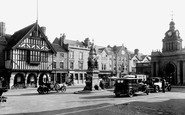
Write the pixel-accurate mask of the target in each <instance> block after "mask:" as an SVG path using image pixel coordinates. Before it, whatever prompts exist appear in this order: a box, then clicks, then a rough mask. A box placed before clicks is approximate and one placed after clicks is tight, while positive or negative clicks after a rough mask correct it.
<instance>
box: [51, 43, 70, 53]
mask: <svg viewBox="0 0 185 115" xmlns="http://www.w3.org/2000/svg"><path fill="white" fill-rule="evenodd" d="M52 46H53V48H54V49H55V51H57V52H67V50H65V49H64V48H63V47H62V46H60V45H59V44H54V43H53V44H52Z"/></svg>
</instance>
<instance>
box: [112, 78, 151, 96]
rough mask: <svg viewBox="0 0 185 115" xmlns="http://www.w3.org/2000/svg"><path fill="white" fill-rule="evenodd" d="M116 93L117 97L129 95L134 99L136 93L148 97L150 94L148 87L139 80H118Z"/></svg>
mask: <svg viewBox="0 0 185 115" xmlns="http://www.w3.org/2000/svg"><path fill="white" fill-rule="evenodd" d="M114 86H115V88H114V93H115V95H116V97H119V96H120V95H122V94H123V95H128V96H129V97H133V96H134V94H135V93H138V92H143V93H146V94H147V95H148V94H149V91H148V87H147V85H146V84H144V83H143V82H140V79H138V78H133V77H131V78H129V77H124V78H118V79H116V81H115V85H114Z"/></svg>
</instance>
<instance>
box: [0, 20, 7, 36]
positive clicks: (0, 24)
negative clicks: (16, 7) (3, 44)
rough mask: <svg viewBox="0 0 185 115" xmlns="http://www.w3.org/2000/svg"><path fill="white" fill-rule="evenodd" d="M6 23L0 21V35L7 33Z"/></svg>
mask: <svg viewBox="0 0 185 115" xmlns="http://www.w3.org/2000/svg"><path fill="white" fill-rule="evenodd" d="M5 30H6V29H5V23H4V22H0V36H1V37H2V36H4V35H5Z"/></svg>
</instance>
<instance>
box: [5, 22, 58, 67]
mask: <svg viewBox="0 0 185 115" xmlns="http://www.w3.org/2000/svg"><path fill="white" fill-rule="evenodd" d="M11 39H12V40H11V41H10V43H9V48H8V50H7V52H10V53H7V55H11V57H10V60H12V63H9V64H12V65H11V66H9V67H12V68H11V69H13V70H14V69H16V70H17V69H20V70H52V60H53V53H55V51H54V49H53V47H52V45H51V44H50V42H49V41H48V40H47V37H46V36H45V35H44V33H43V32H42V30H41V29H40V27H39V26H37V23H34V24H32V25H30V26H28V27H26V28H23V29H22V30H19V31H17V32H15V33H14V34H13V35H12V38H11ZM7 57H8V56H7ZM11 58H12V59H11ZM7 60H8V59H7Z"/></svg>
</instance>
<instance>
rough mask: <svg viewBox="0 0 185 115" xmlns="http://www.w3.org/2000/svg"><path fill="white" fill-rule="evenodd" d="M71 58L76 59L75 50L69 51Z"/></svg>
mask: <svg viewBox="0 0 185 115" xmlns="http://www.w3.org/2000/svg"><path fill="white" fill-rule="evenodd" d="M69 58H71V59H74V51H70V52H69Z"/></svg>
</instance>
